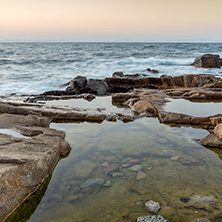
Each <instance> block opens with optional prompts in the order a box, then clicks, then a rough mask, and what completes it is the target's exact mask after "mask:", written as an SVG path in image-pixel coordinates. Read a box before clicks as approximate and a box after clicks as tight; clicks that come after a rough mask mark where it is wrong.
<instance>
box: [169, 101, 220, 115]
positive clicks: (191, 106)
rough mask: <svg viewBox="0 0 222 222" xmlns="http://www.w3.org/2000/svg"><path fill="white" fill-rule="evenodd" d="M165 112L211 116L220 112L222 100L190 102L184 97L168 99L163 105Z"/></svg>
mask: <svg viewBox="0 0 222 222" xmlns="http://www.w3.org/2000/svg"><path fill="white" fill-rule="evenodd" d="M165 110H166V111H167V112H176V113H184V114H188V115H191V116H199V117H204V116H211V115H215V114H219V113H221V112H222V102H218V103H215V102H206V103H200V102H197V103H195V102H190V101H188V100H185V99H170V102H168V103H167V104H166V106H165Z"/></svg>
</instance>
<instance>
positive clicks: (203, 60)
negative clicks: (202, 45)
mask: <svg viewBox="0 0 222 222" xmlns="http://www.w3.org/2000/svg"><path fill="white" fill-rule="evenodd" d="M191 65H193V66H195V67H197V68H220V67H221V59H220V56H219V55H212V54H205V55H203V56H200V57H197V58H196V59H195V60H194V63H192V64H191Z"/></svg>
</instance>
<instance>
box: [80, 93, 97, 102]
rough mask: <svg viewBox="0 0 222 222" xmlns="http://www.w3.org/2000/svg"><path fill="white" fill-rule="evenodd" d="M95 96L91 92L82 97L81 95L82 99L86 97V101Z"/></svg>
mask: <svg viewBox="0 0 222 222" xmlns="http://www.w3.org/2000/svg"><path fill="white" fill-rule="evenodd" d="M95 98H96V97H95V96H94V95H93V94H91V93H88V94H86V95H85V96H84V97H83V99H86V100H88V101H92V100H94V99H95Z"/></svg>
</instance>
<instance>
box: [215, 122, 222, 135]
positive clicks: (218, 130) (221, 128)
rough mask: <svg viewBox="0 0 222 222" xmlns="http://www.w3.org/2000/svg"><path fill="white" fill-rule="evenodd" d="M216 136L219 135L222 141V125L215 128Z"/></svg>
mask: <svg viewBox="0 0 222 222" xmlns="http://www.w3.org/2000/svg"><path fill="white" fill-rule="evenodd" d="M214 134H215V135H217V136H218V137H219V139H222V123H220V124H218V125H217V126H216V127H215V128H214Z"/></svg>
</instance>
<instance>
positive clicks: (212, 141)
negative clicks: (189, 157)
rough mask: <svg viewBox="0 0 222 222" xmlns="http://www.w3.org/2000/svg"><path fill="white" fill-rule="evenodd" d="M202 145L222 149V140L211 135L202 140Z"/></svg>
mask: <svg viewBox="0 0 222 222" xmlns="http://www.w3.org/2000/svg"><path fill="white" fill-rule="evenodd" d="M200 144H202V145H203V146H206V147H216V148H222V139H220V138H219V137H218V136H217V135H215V134H213V133H210V134H208V135H207V136H206V137H204V138H202V139H201V140H200Z"/></svg>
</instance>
